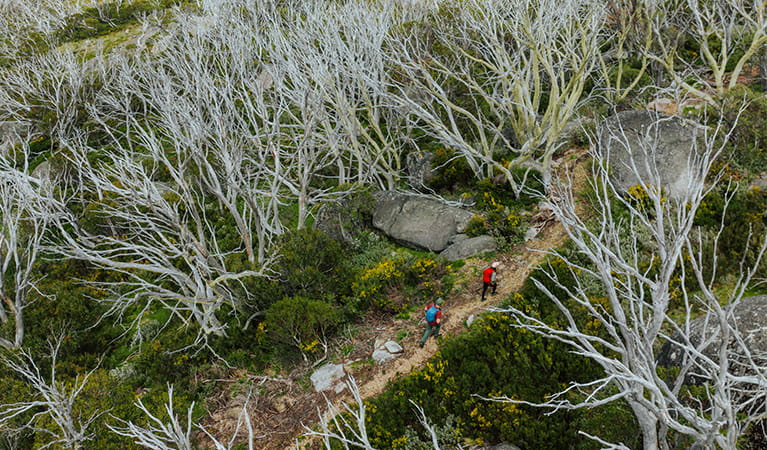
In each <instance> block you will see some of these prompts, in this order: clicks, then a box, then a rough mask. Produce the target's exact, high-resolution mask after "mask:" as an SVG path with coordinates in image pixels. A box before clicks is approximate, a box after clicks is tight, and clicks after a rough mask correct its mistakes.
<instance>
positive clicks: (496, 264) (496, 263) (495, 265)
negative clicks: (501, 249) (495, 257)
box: [490, 261, 501, 269]
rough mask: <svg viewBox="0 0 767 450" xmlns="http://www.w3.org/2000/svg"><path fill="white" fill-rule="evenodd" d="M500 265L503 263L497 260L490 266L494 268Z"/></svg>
mask: <svg viewBox="0 0 767 450" xmlns="http://www.w3.org/2000/svg"><path fill="white" fill-rule="evenodd" d="M500 265H501V263H499V262H498V261H495V262H494V263H492V264H490V267H492V268H493V269H497V268H498V266H500Z"/></svg>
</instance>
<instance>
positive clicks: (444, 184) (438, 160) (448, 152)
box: [429, 148, 475, 192]
mask: <svg viewBox="0 0 767 450" xmlns="http://www.w3.org/2000/svg"><path fill="white" fill-rule="evenodd" d="M432 167H433V168H434V169H435V171H434V177H433V178H432V179H431V180H430V181H429V186H430V187H431V188H433V189H435V190H437V191H450V192H456V191H458V190H459V189H462V188H466V187H468V186H471V185H472V184H474V181H475V176H474V171H472V170H471V167H469V164H468V163H467V162H466V159H465V158H463V157H462V156H461V155H459V154H458V152H456V151H455V150H452V149H447V148H439V149H437V150H436V151H435V152H434V160H433V161H432Z"/></svg>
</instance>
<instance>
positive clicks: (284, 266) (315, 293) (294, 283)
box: [276, 228, 352, 298]
mask: <svg viewBox="0 0 767 450" xmlns="http://www.w3.org/2000/svg"><path fill="white" fill-rule="evenodd" d="M278 245H279V252H280V260H279V263H278V265H277V267H276V269H277V270H278V272H279V273H280V282H281V285H282V287H283V290H284V294H283V296H305V297H312V298H313V297H327V296H335V297H336V298H341V297H343V296H345V295H348V294H349V293H350V291H349V288H350V286H351V276H352V274H351V273H350V272H349V270H347V265H346V264H345V263H344V262H345V260H346V259H347V257H348V249H346V248H345V247H344V245H343V244H342V243H341V242H340V241H337V240H334V239H331V238H330V237H329V236H328V235H326V234H325V233H323V232H322V231H319V230H315V229H309V228H305V229H301V230H297V231H293V232H290V233H286V234H284V235H283V236H282V238H281V239H280V242H279V244H278Z"/></svg>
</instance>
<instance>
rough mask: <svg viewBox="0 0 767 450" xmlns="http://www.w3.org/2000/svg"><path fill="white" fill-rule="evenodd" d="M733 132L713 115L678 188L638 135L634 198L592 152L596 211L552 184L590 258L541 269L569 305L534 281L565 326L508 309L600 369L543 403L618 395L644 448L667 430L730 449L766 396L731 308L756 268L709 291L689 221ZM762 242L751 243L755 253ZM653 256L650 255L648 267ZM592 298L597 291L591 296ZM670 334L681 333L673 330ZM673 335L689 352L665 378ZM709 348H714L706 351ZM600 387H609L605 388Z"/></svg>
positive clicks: (591, 402) (568, 225)
mask: <svg viewBox="0 0 767 450" xmlns="http://www.w3.org/2000/svg"><path fill="white" fill-rule="evenodd" d="M730 132H731V129H725V128H723V124H721V123H720V124H719V127H715V128H711V129H705V130H704V131H703V133H704V134H705V135H704V136H702V137H701V139H700V142H699V148H697V149H693V152H692V153H691V156H690V157H689V159H688V164H689V173H690V174H691V175H690V178H689V180H688V183H687V189H686V191H685V192H684V194H683V195H681V197H672V196H668V195H667V193H666V192H665V190H664V189H663V187H662V182H661V179H660V177H659V175H658V169H657V164H658V163H657V162H656V160H655V159H654V156H653V155H654V154H655V150H656V149H655V148H654V147H653V146H652V145H650V144H651V143H653V142H657V140H656V139H654V137H653V136H645V137H644V138H643V139H642V141H643V142H645V143H646V144H645V146H644V147H643V148H641V149H635V150H634V151H635V155H634V156H633V157H632V158H631V161H629V162H628V163H627V164H628V165H629V166H630V167H631V168H632V169H633V174H634V176H635V177H636V179H638V180H640V181H639V183H640V184H639V187H641V191H642V192H643V194H644V195H646V198H645V199H644V200H642V201H639V202H637V201H636V200H635V199H634V198H632V196H630V195H626V194H625V193H624V192H622V191H621V190H620V189H618V188H617V187H616V186H615V185H613V184H612V182H611V181H610V176H609V175H610V172H609V170H610V168H609V167H608V166H607V164H606V161H605V160H604V159H601V157H600V155H598V154H594V158H595V163H594V172H593V174H592V178H591V180H592V188H593V192H594V195H593V198H594V202H595V203H594V205H592V206H593V209H592V211H593V214H594V216H593V217H590V218H587V217H585V216H584V215H583V214H582V213H580V212H579V211H580V209H579V208H577V205H576V203H577V193H576V192H574V191H573V187H572V186H573V182H572V181H573V180H571V179H562V180H559V182H558V183H557V184H555V185H554V189H553V191H554V194H555V195H556V196H557V198H558V199H559V200H558V201H552V202H551V206H552V208H553V210H554V212H555V214H556V215H557V217H558V218H559V219H560V221H561V223H562V225H563V226H564V228H565V230H566V231H567V233H568V236H569V237H570V239H571V240H572V242H573V244H574V245H575V247H576V249H577V251H578V254H579V255H582V256H583V257H585V258H586V259H587V260H588V264H581V263H578V262H577V261H576V260H575V259H573V258H570V257H568V256H566V255H563V254H559V253H556V252H551V255H552V256H554V257H556V258H557V259H559V260H561V261H562V262H564V264H565V265H566V267H567V268H568V271H569V273H570V274H571V275H572V278H573V279H574V284H573V283H572V282H568V281H565V280H563V279H562V278H560V276H559V275H558V274H557V272H556V271H554V270H551V269H546V268H544V269H543V271H542V274H543V276H545V277H548V278H549V279H550V280H551V281H553V282H554V284H555V285H556V286H557V287H558V288H559V289H562V290H563V291H564V292H566V295H567V297H569V298H570V300H568V301H570V302H573V303H572V304H571V305H573V306H568V304H566V303H565V301H564V300H563V299H561V298H559V297H558V296H557V295H555V294H554V293H553V292H551V291H549V290H548V289H547V288H546V287H545V285H544V284H543V283H541V282H538V281H536V285H537V286H538V288H539V289H541V290H542V291H543V292H544V293H545V294H547V296H548V297H549V298H550V299H551V301H552V302H554V304H555V305H556V306H557V307H558V309H559V310H560V312H561V313H562V314H563V317H564V320H565V322H564V326H561V327H560V326H552V325H550V324H548V323H545V322H542V321H541V320H539V319H537V318H535V317H533V316H531V315H530V314H528V313H526V312H524V311H521V310H518V309H516V308H511V309H510V310H509V312H511V313H513V314H514V315H515V316H516V318H517V321H518V322H517V326H518V327H521V328H524V329H527V330H530V331H533V332H536V333H540V334H542V335H544V336H548V337H551V338H554V339H557V340H559V341H561V342H563V343H565V344H567V345H569V346H571V347H572V348H573V351H574V352H575V353H577V354H579V355H582V356H584V357H587V358H590V359H592V360H593V361H595V362H596V363H598V364H599V365H600V366H601V367H602V368H603V369H604V377H603V378H600V379H598V380H594V381H592V382H588V383H572V384H571V386H570V387H568V388H567V389H566V390H564V391H562V392H560V393H557V394H555V395H553V396H552V397H551V399H550V400H548V401H546V402H544V403H543V404H542V405H540V406H546V407H550V408H553V409H554V410H557V409H567V408H580V407H590V406H596V405H601V404H605V403H608V402H611V401H615V400H618V399H624V400H625V401H626V402H627V403H628V404H629V405H630V407H631V409H632V411H633V412H634V415H635V417H636V418H637V421H638V422H639V426H640V428H641V429H642V435H643V440H644V447H645V448H646V449H651V448H667V447H668V443H667V442H666V437H667V433H668V432H669V431H670V430H673V431H675V432H677V433H680V434H682V435H687V436H689V437H691V438H692V439H693V440H694V441H695V442H697V443H699V444H702V445H714V444H716V445H718V446H719V447H722V448H732V445H734V443H735V441H736V440H737V437H738V434H739V432H740V431H741V430H743V429H745V426H746V425H747V424H748V423H750V422H751V421H752V420H753V419H754V418H755V417H756V415H755V410H754V404H755V403H758V404H762V403H763V402H764V400H765V398H766V394H765V392H767V391H766V390H765V389H766V388H767V377H765V367H766V366H765V364H766V363H765V361H763V360H760V359H758V358H755V357H753V356H752V354H751V352H750V350H749V349H748V347H747V345H746V344H745V339H744V336H743V335H742V333H741V332H739V331H738V329H737V327H736V325H735V324H734V322H733V317H732V308H733V306H734V305H736V304H737V303H738V302H739V301H740V299H741V298H742V296H743V294H744V292H745V290H746V289H747V287H748V286H750V283H751V280H752V278H753V276H754V274H755V271H756V267H750V268H749V267H744V269H743V271H742V272H741V275H740V278H739V279H738V280H737V281H736V283H735V286H734V287H733V289H732V290H731V291H730V292H729V294H722V293H721V292H718V293H717V295H715V294H714V290H713V286H714V283H715V282H716V281H717V279H716V277H712V278H710V279H705V278H704V273H703V262H704V260H705V258H710V257H711V256H710V255H705V254H703V251H702V246H703V243H702V239H701V237H700V236H698V235H697V233H695V232H694V227H693V219H694V217H695V214H696V213H697V211H698V208H699V206H700V205H701V202H702V201H703V198H704V196H705V195H706V194H707V193H708V192H710V191H711V189H713V188H714V186H715V185H716V182H715V183H714V184H713V185H710V184H706V176H707V174H708V173H709V170H710V168H711V164H712V163H713V162H714V160H715V159H716V158H717V157H719V156H720V155H721V152H722V147H721V142H722V141H725V142H726V141H727V138H728V136H729V133H730ZM618 134H619V135H618V136H613V137H612V139H617V140H618V141H619V142H625V145H626V146H628V145H629V144H628V141H627V140H625V139H626V137H625V136H622V135H620V133H618ZM627 148H628V147H627ZM639 153H641V156H640V155H639ZM615 205H619V206H618V207H619V208H621V209H623V210H624V213H623V217H625V219H624V220H620V219H619V217H620V216H618V215H616V206H615ZM626 214H627V216H626ZM720 233H721V231H720ZM745 238H746V239H747V238H748V237H745ZM765 245H767V244H762V245H760V247H759V248H758V249H757V254H758V257H759V258H761V256H762V255H763V254H764V252H765ZM649 261H651V262H652V264H649V265H648V264H647V262H649ZM648 267H651V269H648ZM680 270H681V271H682V273H681V277H682V279H684V278H685V276H686V275H685V273H688V274H690V273H691V274H693V275H694V278H695V279H696V283H695V285H694V286H690V285H684V284H683V286H682V287H681V290H682V297H683V302H684V305H685V310H684V313H685V314H684V315H683V317H681V318H677V317H676V316H673V315H672V314H671V313H672V311H671V308H670V301H671V297H672V292H671V290H672V278H674V277H679V276H680ZM714 273H716V271H715V270H714ZM568 279H569V277H568ZM595 286H598V288H595ZM600 297H604V298H605V300H604V301H600V300H597V299H598V298H600ZM576 308H577V309H578V310H579V311H581V312H586V313H587V315H588V318H589V320H590V321H595V322H596V323H598V324H599V325H600V326H601V328H602V332H603V333H604V334H601V333H600V334H599V335H595V334H593V333H590V332H588V331H587V330H585V329H584V324H583V323H581V322H579V321H578V320H576V318H575V315H574V309H576ZM701 314H708V315H709V317H710V321H711V324H712V325H711V326H710V327H707V328H706V332H705V334H704V336H702V337H700V338H699V339H698V338H696V337H694V336H693V335H692V331H691V327H690V324H691V321H692V320H693V319H694V318H695V317H697V316H699V315H701ZM672 333H676V334H674V336H677V335H679V336H681V337H680V338H673V337H672ZM669 340H671V341H672V342H674V343H675V344H676V345H677V346H678V348H679V349H681V351H682V352H684V354H685V355H686V358H685V364H684V365H683V367H681V368H680V372H679V374H678V376H677V377H675V378H674V379H673V380H669V379H668V378H666V377H664V376H662V374H661V373H660V372H659V370H658V367H657V361H656V359H657V358H656V357H657V352H658V350H659V348H660V346H661V344H662V343H664V342H667V341H669ZM733 342H734V343H735V344H733ZM715 345H718V346H719V347H714V346H715ZM728 345H730V346H731V345H735V347H736V350H735V354H738V355H747V356H746V357H741V358H738V366H739V367H737V369H736V367H735V366H733V356H732V355H731V354H730V352H728ZM712 353H713V354H714V355H716V356H714V357H712V356H710V355H711V354H712ZM707 355H708V356H707ZM692 375H695V376H696V377H698V378H699V379H703V380H705V383H706V385H705V386H706V389H704V391H705V392H704V393H703V394H701V395H702V398H698V399H696V398H694V397H691V396H690V395H691V394H690V393H688V392H685V391H684V389H683V385H684V383H685V380H686V379H688V378H689V377H690V376H692ZM608 388H611V389H612V391H611V392H614V394H609V395H608V394H605V392H607V391H610V389H608ZM571 391H574V392H580V393H582V394H583V398H584V400H582V401H580V402H577V403H571V401H570V400H569V399H568V393H569V392H571ZM505 400H507V401H510V400H509V399H505Z"/></svg>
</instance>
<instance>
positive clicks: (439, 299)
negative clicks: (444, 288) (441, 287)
mask: <svg viewBox="0 0 767 450" xmlns="http://www.w3.org/2000/svg"><path fill="white" fill-rule="evenodd" d="M437 304H438V305H441V304H442V297H440V298H438V299H437Z"/></svg>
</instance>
